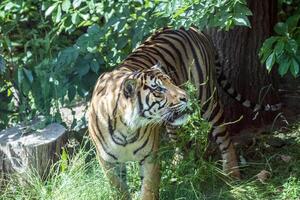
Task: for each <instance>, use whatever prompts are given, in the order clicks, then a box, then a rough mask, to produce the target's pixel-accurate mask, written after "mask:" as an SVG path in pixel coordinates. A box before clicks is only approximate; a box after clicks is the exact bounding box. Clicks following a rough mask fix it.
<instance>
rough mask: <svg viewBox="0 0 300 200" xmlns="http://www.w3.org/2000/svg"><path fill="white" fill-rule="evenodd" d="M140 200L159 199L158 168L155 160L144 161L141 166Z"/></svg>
mask: <svg viewBox="0 0 300 200" xmlns="http://www.w3.org/2000/svg"><path fill="white" fill-rule="evenodd" d="M141 172H142V174H141V177H142V187H141V199H142V200H158V199H159V184H160V166H159V162H158V161H157V160H156V159H155V160H152V159H146V160H145V162H144V163H143V164H141Z"/></svg>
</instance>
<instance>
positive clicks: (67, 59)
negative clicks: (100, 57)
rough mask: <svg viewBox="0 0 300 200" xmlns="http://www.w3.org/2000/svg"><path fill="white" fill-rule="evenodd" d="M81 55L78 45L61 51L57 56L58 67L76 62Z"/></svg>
mask: <svg viewBox="0 0 300 200" xmlns="http://www.w3.org/2000/svg"><path fill="white" fill-rule="evenodd" d="M78 56H79V50H78V48H76V47H68V48H66V49H64V50H62V51H60V52H59V54H58V57H57V68H61V67H67V66H68V65H70V64H72V63H74V62H75V61H76V59H77V57H78Z"/></svg>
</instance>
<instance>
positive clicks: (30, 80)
mask: <svg viewBox="0 0 300 200" xmlns="http://www.w3.org/2000/svg"><path fill="white" fill-rule="evenodd" d="M23 71H24V74H25V75H26V77H27V79H28V80H29V82H30V83H32V82H33V76H32V72H31V71H30V70H28V69H26V68H23Z"/></svg>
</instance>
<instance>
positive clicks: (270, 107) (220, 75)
mask: <svg viewBox="0 0 300 200" xmlns="http://www.w3.org/2000/svg"><path fill="white" fill-rule="evenodd" d="M215 66H216V72H217V82H218V84H219V85H220V86H221V88H222V89H223V90H224V92H225V93H226V94H228V95H229V96H230V97H231V98H233V99H235V100H236V101H237V102H239V103H240V104H241V105H243V106H244V107H247V108H250V109H251V110H252V111H253V112H254V113H256V115H257V114H258V112H260V111H266V112H275V111H278V110H280V109H281V107H282V103H277V104H259V103H254V102H251V101H250V100H249V99H246V98H244V97H243V96H242V95H241V94H240V93H238V92H237V91H236V90H235V89H234V88H233V87H232V85H231V84H230V83H229V81H228V80H227V77H226V76H225V74H224V72H223V70H222V65H221V62H220V59H219V55H218V54H216V58H215ZM255 118H256V117H255Z"/></svg>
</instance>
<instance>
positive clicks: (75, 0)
mask: <svg viewBox="0 0 300 200" xmlns="http://www.w3.org/2000/svg"><path fill="white" fill-rule="evenodd" d="M81 2H82V0H74V1H73V7H74V8H78V7H79V6H80V4H81Z"/></svg>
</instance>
